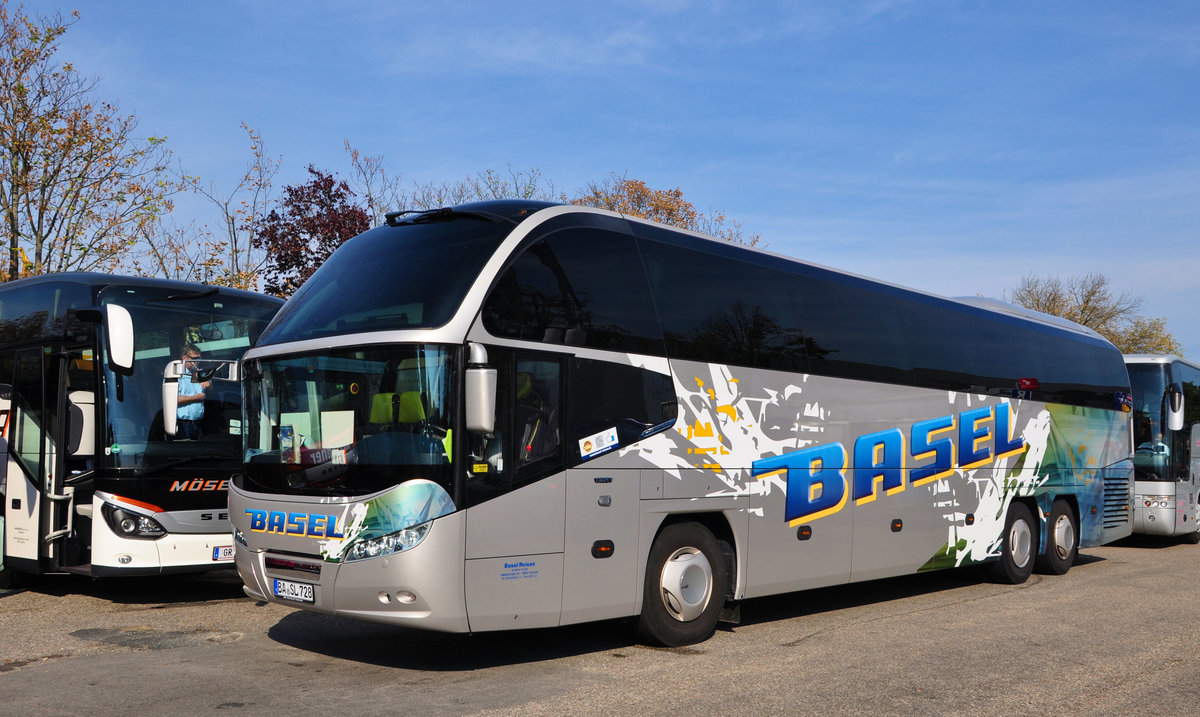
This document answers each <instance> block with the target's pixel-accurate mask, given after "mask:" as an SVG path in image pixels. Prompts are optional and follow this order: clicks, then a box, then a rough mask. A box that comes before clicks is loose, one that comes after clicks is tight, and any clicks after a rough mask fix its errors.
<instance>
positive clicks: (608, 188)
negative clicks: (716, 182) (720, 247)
mask: <svg viewBox="0 0 1200 717" xmlns="http://www.w3.org/2000/svg"><path fill="white" fill-rule="evenodd" d="M571 203H572V204H579V205H581V206H585V207H596V208H598V209H609V210H612V211H614V212H619V213H621V214H627V215H629V216H634V217H640V218H642V219H649V220H650V221H654V222H658V223H660V224H667V225H669V226H673V227H679V228H681V229H690V230H691V231H694V232H700V233H701V234H708V235H709V236H714V237H717V238H718V239H725V240H726V241H731V242H734V243H736V244H744V245H746V246H756V245H757V244H758V242H759V240H760V238H761V237H760V236H759V235H758V234H751V235H747V234H746V233H745V232H744V231H743V229H742V223H741V222H738V221H733V220H731V219H729V218H727V217H726V216H725V214H724V213H723V212H710V213H708V214H705V213H704V212H701V211H700V210H698V209H696V207H695V205H694V204H692V203H691V202H689V201H688V200H686V199H684V198H683V190H682V189H680V188H679V187H676V188H675V189H651V188H650V187H649V186H647V184H646V183H645V182H643V181H641V180H639V179H627V178H625V177H618V176H617V175H616V174H613V175H612V176H611V177H609V179H608V180H606V181H604V182H599V183H592V184H589V185H588V186H587V187H586V188H585V189H584V190H583V193H582V196H580V197H579V198H578V199H575V200H574V201H572V202H571Z"/></svg>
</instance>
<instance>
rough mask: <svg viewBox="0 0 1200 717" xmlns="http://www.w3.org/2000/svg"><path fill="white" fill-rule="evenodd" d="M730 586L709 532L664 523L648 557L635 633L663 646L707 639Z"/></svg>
mask: <svg viewBox="0 0 1200 717" xmlns="http://www.w3.org/2000/svg"><path fill="white" fill-rule="evenodd" d="M728 585H729V575H728V570H726V568H725V560H724V558H723V556H722V554H721V549H720V544H719V543H718V542H717V539H716V538H715V537H713V534H712V533H711V532H709V530H708V529H707V528H705V527H704V526H702V525H700V524H698V523H676V524H674V525H668V526H667V527H665V528H663V531H662V533H660V534H659V536H658V537H657V538H655V540H654V545H653V546H652V547H651V548H650V557H649V559H648V560H647V561H646V582H645V592H644V594H643V596H642V612H641V615H640V617H639V618H638V623H637V629H638V634H639V635H641V637H642V638H643V639H645V640H646V641H647V642H651V643H654V644H657V645H663V646H666V647H678V646H680V645H691V644H694V643H697V642H703V641H704V640H707V639H708V638H709V637H711V636H712V634H713V632H714V631H715V630H716V629H717V619H718V618H719V617H720V615H721V607H722V606H723V604H724V602H725V595H726V593H727V592H728Z"/></svg>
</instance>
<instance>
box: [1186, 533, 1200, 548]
mask: <svg viewBox="0 0 1200 717" xmlns="http://www.w3.org/2000/svg"><path fill="white" fill-rule="evenodd" d="M1183 542H1185V543H1188V544H1189V545H1195V544H1196V543H1200V530H1198V531H1196V532H1195V533H1188V534H1187V535H1185V536H1183Z"/></svg>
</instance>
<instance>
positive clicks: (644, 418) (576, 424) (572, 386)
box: [566, 358, 679, 464]
mask: <svg viewBox="0 0 1200 717" xmlns="http://www.w3.org/2000/svg"><path fill="white" fill-rule="evenodd" d="M567 395H568V396H569V398H570V400H569V401H568V403H567V441H566V443H567V456H568V462H569V464H575V463H578V462H579V460H580V457H581V454H582V450H581V446H580V442H581V441H586V439H588V438H589V437H592V436H595V435H597V434H602V433H604V432H606V431H610V430H614V429H615V431H616V435H617V441H618V443H617V446H627V445H629V444H631V443H634V442H636V441H639V440H641V439H642V438H645V437H646V436H649V435H652V434H654V433H656V432H658V431H660V430H665V429H667V428H669V427H670V426H671V424H672V423H674V422H675V416H676V415H677V413H678V410H679V408H678V404H677V402H676V401H677V399H676V397H675V387H674V384H673V383H672V382H671V378H670V377H669V376H664V375H662V374H659V373H655V372H653V371H647V370H646V369H642V368H638V367H636V366H622V365H620V364H613V363H608V362H606V361H592V360H588V359H579V358H575V359H572V360H571V373H570V378H569V383H568V388H567Z"/></svg>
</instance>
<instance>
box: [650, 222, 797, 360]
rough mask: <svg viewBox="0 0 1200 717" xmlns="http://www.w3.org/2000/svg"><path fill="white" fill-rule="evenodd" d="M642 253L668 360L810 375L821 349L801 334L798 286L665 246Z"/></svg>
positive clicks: (776, 274)
mask: <svg viewBox="0 0 1200 717" xmlns="http://www.w3.org/2000/svg"><path fill="white" fill-rule="evenodd" d="M637 231H638V232H639V234H641V233H642V232H643V231H645V232H646V233H649V234H652V235H654V236H657V237H660V238H669V237H670V236H671V234H672V233H671V232H666V231H664V230H660V229H657V228H655V227H644V228H643V227H641V226H639V227H638V228H637ZM641 248H642V253H643V256H644V258H645V260H646V272H647V275H648V276H649V278H650V285H651V288H652V290H653V292H654V297H655V303H656V305H657V307H658V312H659V316H660V318H661V320H662V326H663V336H664V338H665V340H666V343H667V353H668V355H669V356H671V357H673V358H681V359H691V360H695V361H712V362H717V363H726V364H734V365H740V366H760V367H763V368H774V369H781V370H788V371H804V370H807V367H808V364H807V356H808V354H809V353H810V352H811V351H812V350H814V348H815V347H814V346H813V342H812V340H811V339H810V338H808V337H807V336H806V335H805V333H804V332H803V331H802V330H801V327H802V326H803V323H802V322H801V318H800V311H799V306H798V298H797V292H796V286H795V282H794V281H792V277H791V276H789V275H788V274H787V273H785V272H782V271H778V270H774V269H771V268H769V267H765V266H759V265H755V264H750V263H747V262H744V261H738V260H736V259H732V258H729V257H725V256H719V255H716V254H712V253H708V252H703V251H696V250H692V249H686V248H683V247H679V246H674V245H672V244H669V243H665V242H660V241H643V242H641Z"/></svg>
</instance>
